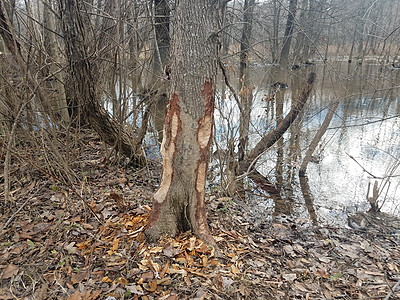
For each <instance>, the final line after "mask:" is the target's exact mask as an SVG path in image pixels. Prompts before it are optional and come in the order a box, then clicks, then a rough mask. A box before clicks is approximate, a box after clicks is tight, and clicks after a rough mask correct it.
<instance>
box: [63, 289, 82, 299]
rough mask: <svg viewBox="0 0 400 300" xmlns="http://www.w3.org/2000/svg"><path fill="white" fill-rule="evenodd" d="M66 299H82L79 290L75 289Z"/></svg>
mask: <svg viewBox="0 0 400 300" xmlns="http://www.w3.org/2000/svg"><path fill="white" fill-rule="evenodd" d="M67 300H83V299H82V296H81V293H80V292H79V291H76V292H75V293H73V294H72V295H71V296H69V297H68V298H67Z"/></svg>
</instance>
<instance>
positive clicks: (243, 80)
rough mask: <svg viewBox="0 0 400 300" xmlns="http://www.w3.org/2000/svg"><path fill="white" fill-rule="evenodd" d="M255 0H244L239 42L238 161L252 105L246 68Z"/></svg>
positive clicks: (244, 141)
mask: <svg viewBox="0 0 400 300" xmlns="http://www.w3.org/2000/svg"><path fill="white" fill-rule="evenodd" d="M254 4H255V0H246V1H245V2H244V7H243V10H244V12H243V30H242V39H241V42H240V61H239V78H240V80H239V91H240V92H239V93H240V100H241V101H240V102H241V103H240V104H241V106H242V109H241V114H240V127H239V146H238V156H239V159H238V161H239V162H241V161H242V160H244V157H245V153H246V149H247V144H248V142H249V128H250V114H251V109H252V105H253V93H252V87H251V83H250V78H249V77H250V76H249V70H248V67H247V66H248V64H249V51H250V37H251V32H252V27H253V10H254Z"/></svg>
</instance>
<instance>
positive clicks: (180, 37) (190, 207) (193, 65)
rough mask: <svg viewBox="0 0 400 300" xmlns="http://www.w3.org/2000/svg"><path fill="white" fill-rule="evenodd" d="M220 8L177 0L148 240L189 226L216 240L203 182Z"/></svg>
mask: <svg viewBox="0 0 400 300" xmlns="http://www.w3.org/2000/svg"><path fill="white" fill-rule="evenodd" d="M220 9H221V5H220V1H213V0H199V1H195V2H188V1H179V2H177V6H176V9H175V13H174V16H175V22H176V23H175V26H174V28H175V30H174V35H173V37H172V49H171V87H172V88H171V95H172V96H171V100H170V103H169V105H168V109H167V113H166V117H165V121H164V129H163V141H162V144H161V155H162V158H163V163H164V165H163V177H162V181H161V185H160V187H159V189H158V191H157V192H156V194H155V195H154V199H153V209H152V212H151V215H150V219H149V227H148V229H147V230H146V234H147V236H148V238H149V239H150V240H157V239H158V238H159V237H161V236H162V235H163V234H169V235H172V236H173V235H175V234H177V233H178V232H184V231H188V230H191V231H192V232H193V233H195V234H197V235H198V236H200V237H201V238H202V239H203V240H204V241H206V242H208V243H211V244H214V243H215V242H214V240H213V238H212V236H211V234H210V232H209V228H208V225H207V219H206V214H205V182H206V174H207V169H208V162H209V149H210V146H211V141H212V131H213V124H214V92H215V78H216V72H217V65H218V51H219V47H218V40H217V36H216V33H217V32H218V28H219V23H218V20H219V16H220ZM194 33H195V34H194Z"/></svg>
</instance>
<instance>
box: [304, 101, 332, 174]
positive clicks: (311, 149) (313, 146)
mask: <svg viewBox="0 0 400 300" xmlns="http://www.w3.org/2000/svg"><path fill="white" fill-rule="evenodd" d="M338 105H339V101H336V102H335V103H333V104H331V105H329V107H328V113H327V114H326V116H325V119H324V121H323V122H322V125H321V127H320V128H319V129H318V131H317V133H316V134H315V136H314V138H313V140H312V141H311V144H310V146H309V147H308V149H307V152H306V155H305V156H304V159H303V162H302V163H301V166H300V170H299V176H301V177H304V176H305V175H306V170H307V166H308V163H309V161H310V159H311V156H312V154H313V153H314V151H315V149H316V148H317V146H318V143H319V142H320V141H321V139H322V137H323V135H324V134H325V132H326V130H327V129H328V126H329V124H330V123H331V121H332V118H333V116H334V115H335V113H336V109H337V107H338Z"/></svg>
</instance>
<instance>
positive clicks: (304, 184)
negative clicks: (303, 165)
mask: <svg viewBox="0 0 400 300" xmlns="http://www.w3.org/2000/svg"><path fill="white" fill-rule="evenodd" d="M300 187H301V192H302V194H303V198H304V201H305V204H306V208H307V210H308V213H309V214H310V218H311V221H312V224H313V225H318V218H317V214H316V213H315V209H314V204H313V202H314V200H313V197H312V194H311V192H310V187H309V185H308V178H307V177H305V176H301V177H300Z"/></svg>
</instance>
